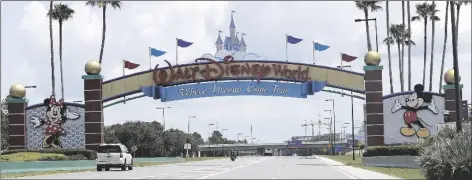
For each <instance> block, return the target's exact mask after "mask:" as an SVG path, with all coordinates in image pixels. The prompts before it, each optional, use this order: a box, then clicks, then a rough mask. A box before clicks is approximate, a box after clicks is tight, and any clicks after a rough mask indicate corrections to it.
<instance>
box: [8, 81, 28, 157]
mask: <svg viewBox="0 0 472 180" xmlns="http://www.w3.org/2000/svg"><path fill="white" fill-rule="evenodd" d="M25 95H26V88H25V86H23V85H21V84H14V85H12V86H11V88H10V95H9V97H7V98H6V99H5V101H6V103H7V106H8V108H7V110H8V143H9V146H8V149H26V106H27V105H28V99H26V98H25Z"/></svg>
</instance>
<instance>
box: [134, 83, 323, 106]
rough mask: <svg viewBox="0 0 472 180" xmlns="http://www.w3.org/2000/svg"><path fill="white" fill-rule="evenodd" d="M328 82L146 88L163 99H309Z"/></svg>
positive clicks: (145, 92)
mask: <svg viewBox="0 0 472 180" xmlns="http://www.w3.org/2000/svg"><path fill="white" fill-rule="evenodd" d="M325 85H326V82H317V81H307V82H304V83H281V82H251V81H233V82H215V83H199V84H187V85H182V86H167V87H163V86H148V87H142V88H141V91H142V92H143V93H144V95H146V96H148V97H152V98H154V99H160V100H161V101H162V102H168V101H178V100H184V99H194V98H205V97H219V96H276V97H292V98H307V95H313V94H314V93H316V92H319V91H321V90H323V88H324V87H325Z"/></svg>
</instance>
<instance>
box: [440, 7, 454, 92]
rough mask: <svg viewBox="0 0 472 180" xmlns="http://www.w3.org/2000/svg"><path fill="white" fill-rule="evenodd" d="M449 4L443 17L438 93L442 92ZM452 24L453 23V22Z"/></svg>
mask: <svg viewBox="0 0 472 180" xmlns="http://www.w3.org/2000/svg"><path fill="white" fill-rule="evenodd" d="M448 11H449V2H447V3H446V15H444V16H445V17H444V19H445V22H444V43H443V53H442V59H441V71H440V72H439V73H440V74H439V75H440V76H439V77H440V78H439V93H441V91H442V83H443V73H444V60H445V58H446V45H447V23H448V21H449V18H448V17H449V12H448ZM453 23H454V22H453Z"/></svg>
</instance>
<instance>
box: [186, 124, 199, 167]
mask: <svg viewBox="0 0 472 180" xmlns="http://www.w3.org/2000/svg"><path fill="white" fill-rule="evenodd" d="M190 118H197V116H189V117H188V123H187V134H188V137H187V144H190ZM188 151H189V148H188V147H187V158H188V157H190V154H189V153H188Z"/></svg>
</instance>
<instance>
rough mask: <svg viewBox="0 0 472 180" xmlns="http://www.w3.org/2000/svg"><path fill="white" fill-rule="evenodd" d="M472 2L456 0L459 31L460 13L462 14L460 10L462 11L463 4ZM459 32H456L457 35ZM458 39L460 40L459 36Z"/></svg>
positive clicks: (457, 27)
mask: <svg viewBox="0 0 472 180" xmlns="http://www.w3.org/2000/svg"><path fill="white" fill-rule="evenodd" d="M469 3H470V2H469V1H456V9H457V15H456V17H457V19H456V30H457V31H458V32H459V30H458V29H459V14H460V11H461V6H462V5H464V6H466V5H467V4H469ZM458 32H455V33H456V35H459V34H458ZM457 40H459V37H457Z"/></svg>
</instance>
